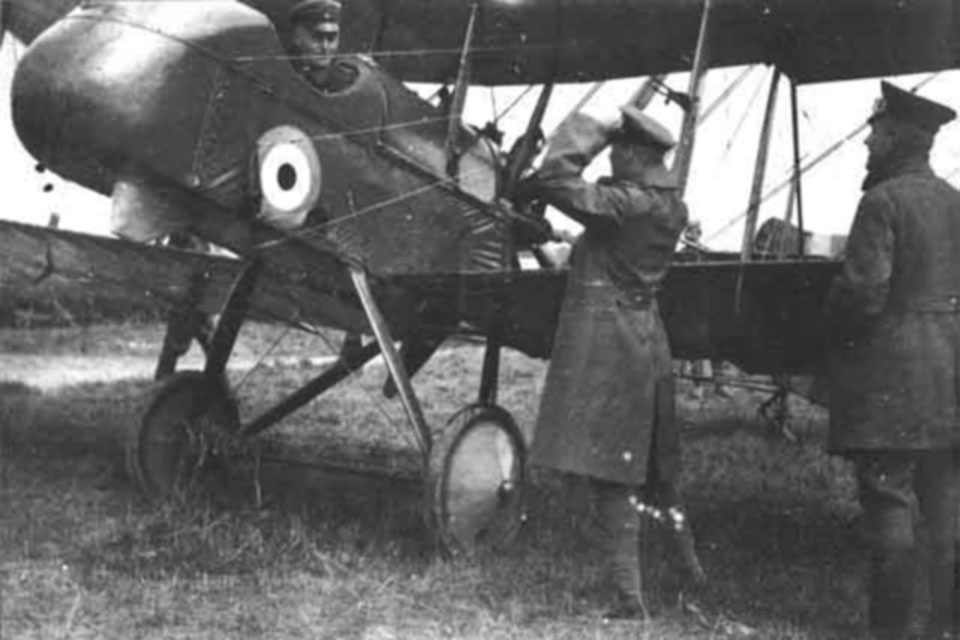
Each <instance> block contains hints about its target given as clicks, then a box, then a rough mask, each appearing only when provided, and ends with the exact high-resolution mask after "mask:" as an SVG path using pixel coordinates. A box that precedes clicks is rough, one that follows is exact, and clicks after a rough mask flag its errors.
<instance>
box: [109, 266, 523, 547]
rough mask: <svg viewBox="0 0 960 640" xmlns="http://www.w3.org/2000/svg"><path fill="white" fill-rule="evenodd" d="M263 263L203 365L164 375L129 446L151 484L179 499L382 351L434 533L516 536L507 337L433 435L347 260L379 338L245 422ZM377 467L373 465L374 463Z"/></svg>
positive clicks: (241, 286) (453, 540)
mask: <svg viewBox="0 0 960 640" xmlns="http://www.w3.org/2000/svg"><path fill="white" fill-rule="evenodd" d="M259 269H260V266H259V264H258V263H257V262H252V263H249V264H248V265H247V266H245V267H244V269H243V270H242V271H241V273H240V274H238V276H237V278H236V280H235V282H234V283H233V287H232V289H231V292H230V294H229V297H228V299H227V302H226V304H225V306H224V308H223V310H222V312H221V313H220V314H219V321H218V323H217V326H216V328H215V329H214V331H213V335H212V337H211V339H210V341H209V345H208V348H207V349H206V356H207V358H206V365H205V367H204V370H203V371H202V372H200V371H190V372H181V373H173V374H171V375H168V376H166V377H164V378H163V379H161V380H160V381H159V382H158V383H157V386H156V389H155V391H154V393H153V394H152V395H151V397H150V399H149V401H148V403H147V405H146V407H145V410H144V411H143V413H142V417H141V419H140V420H139V422H137V423H136V424H135V425H134V430H133V432H132V433H131V435H130V438H129V442H128V446H127V466H128V469H129V471H130V474H131V476H132V477H133V479H134V481H135V482H136V483H137V485H138V486H140V487H141V488H142V489H143V490H144V491H146V492H148V493H151V494H154V495H158V496H160V497H165V498H182V497H184V496H185V495H188V494H189V493H190V492H191V491H192V490H194V489H196V488H198V486H199V485H200V484H201V481H202V480H203V479H204V478H205V475H204V474H205V471H207V470H208V469H209V463H210V462H211V461H212V460H214V459H217V458H222V457H224V456H228V455H231V454H234V453H236V452H238V451H239V452H241V453H242V452H243V451H244V449H245V447H244V446H243V440H244V439H245V438H249V437H252V436H254V435H255V434H257V433H259V432H260V431H263V430H265V429H267V428H269V427H270V426H272V425H274V424H276V423H277V422H278V421H279V420H281V419H283V418H284V417H286V416H287V415H289V414H290V413H292V412H293V411H295V410H296V409H298V408H299V407H301V406H303V405H304V404H306V403H307V402H309V401H310V400H312V399H314V398H316V397H318V396H319V395H321V394H322V393H324V392H325V391H326V390H328V389H330V388H332V387H333V386H334V385H336V384H337V383H338V382H340V381H341V380H343V379H344V378H346V377H348V376H349V375H350V374H351V373H352V372H354V371H356V370H358V369H359V368H361V367H363V366H364V364H365V363H366V362H368V361H369V360H371V359H372V358H374V357H375V356H377V355H380V356H382V357H383V360H384V364H385V365H386V368H387V369H388V371H389V372H390V377H391V380H392V382H393V385H392V387H393V388H394V389H396V392H397V394H398V395H399V398H400V402H401V403H402V405H403V408H404V412H405V413H406V416H407V422H408V423H409V426H410V427H411V430H412V432H413V435H414V436H415V438H416V441H417V444H418V446H419V450H420V454H421V456H420V460H419V462H420V465H419V467H420V468H419V470H420V476H421V479H422V481H423V487H424V494H423V496H424V502H423V504H424V507H425V508H424V511H425V515H426V516H427V518H426V519H427V524H428V526H429V527H430V528H432V533H433V536H432V537H433V538H434V539H435V540H437V541H438V542H439V543H440V545H441V546H442V547H443V548H444V549H446V550H447V551H450V552H474V551H477V550H479V549H480V548H485V547H488V546H492V547H500V546H503V545H505V544H507V543H508V542H510V541H511V540H512V539H513V537H514V536H515V534H516V533H517V531H518V529H519V527H520V525H521V523H522V521H523V492H524V486H525V482H526V466H525V463H526V461H525V457H526V447H525V443H524V438H523V434H522V433H521V432H520V430H519V429H518V428H517V425H516V423H515V422H514V421H513V418H511V417H510V414H509V413H507V412H506V411H505V410H503V409H501V408H500V407H498V406H496V394H497V388H496V387H497V377H498V368H499V362H500V358H499V350H500V341H499V340H498V339H496V338H495V337H491V338H490V339H489V340H488V345H487V353H486V355H485V357H484V366H483V374H482V379H481V384H480V396H479V399H478V402H477V404H474V405H470V406H468V407H467V408H465V409H463V410H462V411H460V412H458V413H457V414H456V415H454V417H453V418H452V419H451V420H450V422H449V424H448V426H447V429H445V431H444V433H443V435H442V436H441V437H439V438H437V440H436V441H434V434H433V433H432V432H431V431H430V429H429V426H428V425H427V422H426V419H425V416H424V413H423V410H422V408H421V406H420V403H419V400H418V398H417V396H416V394H415V393H414V390H413V386H412V384H411V382H410V376H409V375H408V373H407V371H406V368H405V366H404V360H403V358H402V357H400V354H399V353H398V352H397V350H396V341H395V339H394V337H393V336H392V334H391V332H390V326H389V325H388V323H387V322H386V320H385V318H384V317H383V315H382V314H381V312H380V308H379V305H378V303H377V300H376V299H375V297H374V295H373V289H372V287H371V286H370V283H369V282H368V280H367V276H366V274H365V273H364V272H363V271H362V270H360V269H358V268H351V269H350V273H349V275H350V277H351V279H352V282H353V284H354V287H355V289H354V292H355V293H356V296H357V299H358V300H359V302H360V304H361V306H362V308H363V311H364V313H365V317H366V319H367V322H368V324H369V327H370V329H372V332H373V334H374V336H375V339H374V340H372V341H370V342H369V343H367V344H363V342H362V340H359V339H357V340H353V341H352V344H350V345H349V348H346V349H344V350H343V352H342V353H341V355H340V357H339V358H338V359H337V361H336V362H334V363H332V364H331V365H330V366H329V367H327V369H326V370H325V371H324V372H322V373H321V374H320V375H318V376H317V377H316V378H314V379H313V380H312V381H310V382H307V383H306V384H305V385H304V386H303V387H302V388H300V389H299V390H298V391H296V392H294V393H293V394H291V395H290V396H288V397H287V398H286V399H284V400H282V401H281V402H279V403H278V404H276V405H275V406H273V407H271V408H270V409H268V410H267V411H265V412H264V413H262V414H261V415H260V416H258V417H254V418H253V419H252V420H249V421H248V420H245V421H244V423H243V424H241V423H240V420H239V414H238V410H237V405H236V402H235V400H234V398H233V396H232V395H231V393H230V390H229V387H228V383H227V378H226V375H225V372H226V364H227V361H228V359H229V357H230V355H231V353H232V351H233V348H234V346H235V343H236V339H237V335H238V333H239V330H240V326H241V324H242V323H243V321H244V320H245V318H246V317H247V313H248V311H249V309H250V304H251V298H252V293H253V292H254V290H255V289H256V280H257V277H258V273H259ZM371 471H373V470H371Z"/></svg>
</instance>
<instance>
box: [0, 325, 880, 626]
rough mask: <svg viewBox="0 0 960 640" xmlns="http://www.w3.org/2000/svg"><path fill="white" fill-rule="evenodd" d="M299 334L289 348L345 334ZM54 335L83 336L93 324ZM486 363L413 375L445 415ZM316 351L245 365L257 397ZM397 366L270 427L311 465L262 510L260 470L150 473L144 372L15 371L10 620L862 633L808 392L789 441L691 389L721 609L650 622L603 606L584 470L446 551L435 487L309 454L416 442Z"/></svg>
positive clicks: (839, 495)
mask: <svg viewBox="0 0 960 640" xmlns="http://www.w3.org/2000/svg"><path fill="white" fill-rule="evenodd" d="M91 331H99V330H91ZM259 331H260V333H257V332H256V331H254V332H252V333H248V334H247V335H246V336H245V342H244V345H245V346H244V349H248V350H249V352H250V353H252V354H256V353H259V352H261V351H262V350H263V349H265V348H267V346H269V345H270V344H272V343H273V342H274V338H275V336H276V335H277V334H276V333H275V330H269V329H260V330H259ZM86 335H87V336H88V338H89V336H91V335H104V336H113V338H111V339H114V340H115V342H114V344H113V346H109V345H108V346H103V345H100V343H99V342H97V341H96V340H94V341H93V343H96V345H99V346H93V347H92V348H94V349H101V348H102V349H106V350H107V351H109V350H110V349H119V350H124V349H127V350H129V349H133V348H139V347H131V346H130V345H131V344H134V345H136V344H141V343H142V344H144V345H146V346H144V347H143V348H144V350H145V351H146V350H148V347H153V348H155V347H156V345H157V344H158V341H159V339H160V338H161V337H162V335H161V334H160V332H159V331H157V330H156V329H150V330H140V329H135V328H134V329H127V328H125V329H122V330H119V331H117V330H113V331H106V330H105V331H104V333H103V334H96V333H87V334H86ZM11 340H12V342H16V343H22V342H23V341H24V340H25V339H18V340H14V339H11V338H10V337H9V334H8V335H7V337H6V338H3V337H0V345H8V344H11ZM57 340H59V342H57ZM81 340H82V339H81ZM296 340H300V341H301V342H293V343H292V346H291V345H290V344H286V343H285V344H284V345H283V346H281V347H280V349H281V350H285V351H286V352H287V353H301V352H302V353H305V354H307V355H317V352H318V351H321V352H322V350H324V349H328V346H327V341H325V340H322V339H319V338H309V340H308V341H305V342H304V341H303V340H304V338H297V339H296ZM311 341H312V342H311ZM317 341H319V342H317ZM55 342H56V344H57V345H58V346H56V349H59V350H60V351H58V352H63V353H75V352H76V350H77V344H78V338H77V337H76V336H73V337H71V336H69V335H66V334H64V337H62V338H58V339H56V340H55ZM91 344H92V343H91ZM124 344H125V345H127V346H123V345H124ZM117 345H119V346H117ZM505 356H506V357H505V358H504V362H503V366H502V373H503V377H502V380H503V383H502V386H501V398H500V401H501V404H503V405H504V406H505V407H506V408H507V409H509V410H510V411H511V412H512V413H513V414H514V415H515V417H516V418H517V420H518V422H519V423H520V424H521V425H522V427H523V428H524V429H526V430H527V431H528V433H529V429H530V428H531V425H532V421H533V417H534V415H535V412H536V408H537V401H538V398H539V391H540V386H541V384H542V377H543V372H544V370H545V366H544V364H543V363H539V362H533V361H530V360H527V359H525V358H523V357H522V356H519V355H517V354H505ZM0 357H2V356H0ZM480 360H481V352H480V351H479V350H478V349H476V348H475V347H469V346H465V347H460V348H457V349H454V350H450V351H447V352H445V353H442V354H440V355H439V356H438V357H437V358H436V359H435V360H434V361H432V362H431V363H430V364H429V365H428V366H427V367H426V369H425V370H424V371H423V372H421V374H419V375H418V376H417V379H416V380H415V386H416V387H417V390H418V393H419V394H420V396H421V398H422V400H423V404H424V409H425V412H426V414H427V417H428V420H429V421H430V423H431V425H433V426H434V427H435V428H437V429H440V428H442V425H443V424H444V422H445V420H446V419H447V418H448V417H449V416H450V415H451V414H452V413H453V412H454V411H455V410H457V409H459V408H460V407H462V406H463V405H464V404H466V403H468V402H470V401H472V400H473V399H474V397H475V395H476V389H477V384H478V380H479V369H480ZM318 371H319V370H318V369H316V368H314V367H312V366H310V365H309V364H304V365H303V366H299V367H293V368H280V369H271V370H261V371H257V372H255V373H253V374H252V375H250V376H248V377H245V376H244V375H240V374H238V376H237V379H236V380H235V381H234V382H236V383H240V382H241V380H242V384H241V385H240V389H239V395H240V398H241V401H242V407H243V412H244V414H245V415H251V414H252V413H255V412H256V411H258V410H261V409H263V408H265V407H266V406H268V404H269V403H270V402H271V401H272V400H274V399H276V398H278V397H279V396H280V395H281V394H283V393H286V392H289V391H291V390H292V389H293V388H295V387H296V386H297V385H298V384H301V383H302V382H303V381H305V380H306V379H308V378H309V377H311V376H313V375H316V373H318ZM383 380H384V371H383V368H382V367H379V366H376V365H368V367H367V369H366V370H365V371H364V372H363V373H362V374H360V375H358V376H356V377H355V378H353V379H351V380H349V381H347V383H345V384H344V385H343V386H342V387H338V388H337V389H335V390H334V391H332V392H331V393H330V394H329V395H327V396H325V397H324V398H322V399H320V400H318V401H317V402H315V403H313V404H311V405H310V406H308V407H307V408H305V409H304V410H302V411H301V412H299V413H297V414H294V415H293V416H291V417H290V418H289V419H288V420H286V421H285V422H284V423H283V424H282V425H281V426H280V428H279V429H277V430H276V431H275V432H271V433H270V434H269V436H268V438H269V440H268V441H269V443H270V452H271V454H272V455H273V456H275V457H277V458H291V459H293V458H295V459H296V460H297V461H298V463H297V464H282V463H279V462H275V463H270V464H266V465H265V466H264V468H263V469H262V473H261V476H260V481H261V486H262V489H263V495H264V501H263V503H262V504H261V505H260V506H259V507H258V506H256V505H255V504H254V500H253V490H252V487H253V479H252V477H251V475H250V470H249V468H248V467H247V466H241V467H239V468H237V469H233V470H230V473H228V474H226V476H225V477H226V478H227V480H228V481H229V484H227V485H226V486H221V487H219V489H218V490H216V491H214V492H211V493H208V494H205V495H200V496H197V497H196V498H195V499H193V500H192V501H190V502H188V503H185V504H169V503H168V504H161V503H157V502H154V501H151V500H148V499H146V498H144V497H143V496H141V495H139V494H137V493H136V492H135V491H134V489H133V488H132V487H131V485H130V483H129V481H128V480H127V479H126V476H125V473H124V471H123V459H122V455H123V454H122V439H123V433H124V430H125V429H126V428H127V424H128V423H129V422H130V416H131V415H133V413H134V411H135V410H136V408H137V406H138V405H139V403H140V401H141V396H142V394H143V393H144V392H145V391H146V389H147V388H148V386H149V383H148V382H147V381H144V380H130V381H126V382H123V383H118V384H91V385H79V386H74V387H64V388H61V389H59V390H57V391H56V392H47V393H40V392H38V391H36V390H34V389H30V388H27V387H24V386H22V385H18V384H15V383H0V426H2V433H0V435H2V440H0V445H2V447H3V450H2V452H3V455H2V464H3V466H2V469H0V472H2V475H0V478H2V491H3V498H4V501H3V505H4V508H3V510H2V512H0V567H2V575H0V580H2V582H0V593H2V602H0V607H2V609H0V637H4V638H6V637H17V638H19V637H27V638H30V637H36V638H59V637H81V638H82V637H106V638H132V637H136V638H299V637H303V638H357V639H360V640H381V639H390V638H425V639H428V640H429V639H434V638H436V639H439V638H460V639H468V638H477V639H480V638H484V639H486V638H493V639H496V638H504V639H505V638H518V639H523V640H526V639H546V638H551V639H552V638H558V639H566V638H569V639H574V638H577V639H579V638H594V637H596V638H599V637H602V638H614V639H617V638H649V639H658V638H664V639H666V638H696V639H704V640H706V639H707V638H722V637H726V636H727V635H730V632H734V631H736V630H737V625H738V624H743V625H747V626H749V627H752V628H754V629H756V630H757V635H756V637H759V638H783V639H790V638H793V639H813V638H851V637H855V633H854V630H855V629H856V628H857V627H858V625H859V624H860V620H859V618H860V610H861V608H862V604H863V603H862V596H861V594H860V590H859V586H858V582H857V578H856V576H857V573H858V570H859V558H858V557H857V551H856V549H857V544H856V541H855V539H854V537H853V534H852V530H851V522H852V520H853V518H854V515H855V506H854V501H853V487H852V481H851V477H850V470H849V469H848V468H847V467H846V466H845V465H844V464H843V463H841V462H839V461H837V460H836V459H833V458H829V457H827V456H825V455H824V454H823V453H822V452H821V441H822V436H823V430H824V422H823V415H822V414H820V413H818V412H817V411H814V410H812V409H810V408H809V407H807V406H806V405H803V404H801V403H797V405H796V406H795V407H794V409H795V415H796V416H797V419H796V422H795V424H794V427H795V431H796V432H797V433H798V434H799V435H800V442H799V443H798V444H790V443H787V442H784V441H782V440H779V439H776V438H773V437H772V436H771V435H770V433H769V431H768V430H767V429H766V427H765V426H764V425H763V424H762V423H761V422H760V421H758V420H757V419H756V418H755V417H754V414H753V411H754V407H755V404H756V398H754V397H753V396H751V395H749V394H745V393H739V392H738V393H737V394H736V397H735V398H734V399H732V400H730V401H721V400H717V399H710V400H707V401H706V402H704V403H699V402H694V401H692V400H690V399H688V398H687V397H686V395H685V394H683V393H681V394H680V399H681V402H680V416H681V419H682V420H683V422H684V423H685V425H687V429H686V433H687V438H686V449H685V463H686V464H685V477H684V485H685V491H686V494H687V497H688V500H689V503H690V510H691V513H692V518H693V523H694V526H695V529H696V531H697V534H698V541H699V546H700V548H701V552H702V559H703V562H704V564H705V566H706V568H707V570H708V572H709V574H710V577H711V583H710V585H709V586H708V588H707V589H706V591H705V592H704V593H703V594H702V595H701V596H700V599H699V607H700V609H701V610H702V612H703V615H702V616H696V615H689V614H685V613H683V612H681V611H680V610H678V609H677V608H675V607H672V606H664V607H662V608H661V610H660V612H659V615H658V616H657V617H656V618H655V619H654V620H653V621H651V622H649V623H646V624H638V623H633V624H618V625H611V626H603V625H601V624H600V623H599V622H598V618H599V614H600V613H601V612H602V611H603V609H604V606H605V605H606V603H607V598H608V596H609V594H608V593H606V592H605V591H604V587H603V581H602V576H601V572H600V557H599V555H598V551H597V549H596V548H595V545H594V539H595V536H596V532H595V530H594V528H593V525H592V523H591V514H590V510H589V507H588V505H587V503H586V490H585V487H583V486H582V485H581V484H579V483H577V482H576V481H570V480H564V479H561V478H558V477H556V476H553V475H551V474H536V475H535V477H534V481H535V482H534V486H533V488H532V492H531V493H532V495H531V498H530V504H529V520H528V523H527V526H526V527H525V529H524V530H523V531H522V533H521V536H520V538H519V539H518V540H517V541H516V543H515V544H514V545H513V546H512V547H511V548H510V549H508V550H506V551H503V552H501V553H498V554H490V555H484V556H480V557H477V558H471V559H457V560H455V561H441V560H438V559H436V557H435V554H434V550H433V549H432V548H431V546H430V544H429V541H428V536H427V535H426V532H425V530H424V528H423V525H422V524H421V519H420V512H421V499H422V498H421V493H420V487H419V486H418V484H416V483H410V482H401V481H398V480H392V479H385V480H384V479H370V478H362V477H356V476H351V475H338V474H332V473H329V472H324V471H322V470H319V469H316V468H313V467H311V466H307V465H304V464H302V463H304V462H307V461H310V460H314V459H316V458H317V457H321V456H325V455H326V456H329V455H331V452H333V453H335V454H336V455H337V456H339V455H341V454H342V455H347V456H349V455H362V456H364V457H368V458H369V457H371V456H373V457H374V458H378V457H379V459H382V460H387V461H397V460H401V461H403V460H407V461H410V460H414V459H415V456H414V455H413V453H412V440H411V438H410V436H409V434H408V433H407V431H408V429H407V426H406V424H405V423H404V422H403V419H402V417H403V414H402V411H401V410H400V407H399V405H398V403H397V402H396V401H386V400H384V399H383V398H382V396H381V395H379V389H380V386H381V385H382V383H383ZM648 586H650V591H651V596H653V595H655V593H654V592H655V591H657V590H656V589H654V588H653V585H648Z"/></svg>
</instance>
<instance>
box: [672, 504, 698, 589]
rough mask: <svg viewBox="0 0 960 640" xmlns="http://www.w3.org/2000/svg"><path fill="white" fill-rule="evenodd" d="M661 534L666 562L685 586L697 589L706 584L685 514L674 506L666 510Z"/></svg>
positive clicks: (691, 530)
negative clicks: (665, 551)
mask: <svg viewBox="0 0 960 640" xmlns="http://www.w3.org/2000/svg"><path fill="white" fill-rule="evenodd" d="M663 532H664V535H665V537H666V541H667V545H666V546H667V553H668V555H667V561H668V562H669V563H670V565H671V566H672V567H673V569H674V570H675V571H677V573H679V574H680V575H681V576H682V578H683V581H684V584H685V586H687V587H692V588H695V589H698V588H700V587H703V586H704V585H705V584H706V582H707V574H706V572H705V571H704V570H703V565H701V564H700V558H699V557H698V556H697V547H696V541H695V540H694V537H693V529H692V528H691V527H690V521H689V520H688V519H687V516H686V513H684V511H683V509H681V508H680V507H677V506H674V507H670V508H669V509H668V510H667V516H666V521H665V522H664V523H663Z"/></svg>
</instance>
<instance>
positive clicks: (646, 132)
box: [620, 104, 677, 151]
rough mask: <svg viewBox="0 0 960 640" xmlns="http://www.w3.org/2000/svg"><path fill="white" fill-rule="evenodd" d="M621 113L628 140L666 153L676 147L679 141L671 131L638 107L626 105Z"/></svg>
mask: <svg viewBox="0 0 960 640" xmlns="http://www.w3.org/2000/svg"><path fill="white" fill-rule="evenodd" d="M620 111H621V112H623V135H624V136H625V137H626V138H629V139H630V140H633V141H636V142H638V143H640V144H650V145H652V146H654V147H658V148H660V149H663V150H664V151H669V150H670V149H672V148H673V147H675V146H676V144H677V141H676V140H675V139H674V137H673V135H672V134H671V133H670V131H669V130H668V129H667V128H666V127H665V126H663V125H662V124H660V123H659V122H657V121H656V120H654V119H653V118H651V117H650V116H648V115H647V114H645V113H644V112H643V111H641V110H640V109H638V108H637V107H635V106H633V105H632V104H626V105H624V106H622V107H620Z"/></svg>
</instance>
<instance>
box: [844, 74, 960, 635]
mask: <svg viewBox="0 0 960 640" xmlns="http://www.w3.org/2000/svg"><path fill="white" fill-rule="evenodd" d="M881 88H882V93H883V98H882V99H881V100H880V101H878V104H877V107H876V109H875V111H874V113H873V115H872V116H871V118H870V120H869V122H870V125H871V132H870V135H869V137H868V138H867V140H866V145H867V149H868V152H869V158H868V160H867V171H868V175H867V178H866V180H865V182H864V185H863V188H864V193H863V197H862V199H861V200H860V205H859V208H858V210H857V215H856V218H855V220H854V222H853V228H852V229H851V232H850V237H849V240H848V243H847V253H846V259H845V262H844V264H843V269H842V271H841V273H840V275H839V276H838V277H837V280H836V281H835V283H834V286H833V289H832V290H831V292H830V298H829V301H828V318H829V321H830V328H831V334H830V335H831V338H832V344H833V348H834V351H833V353H832V358H831V371H830V379H831V393H830V446H831V449H832V450H834V451H838V452H841V453H843V454H845V455H847V456H848V457H850V458H852V459H853V461H854V464H855V468H856V473H857V480H858V485H859V491H860V503H861V505H862V506H863V510H864V515H863V532H864V534H865V542H866V544H867V547H868V550H869V551H870V576H869V611H868V617H869V625H870V630H871V632H872V634H873V635H874V637H875V638H882V639H899V638H906V637H909V628H910V618H911V610H912V604H913V586H914V570H915V567H916V562H917V560H918V558H917V557H916V554H915V537H914V536H915V532H914V529H915V525H916V524H917V521H918V519H919V517H920V516H922V519H923V521H924V522H925V524H926V528H927V539H928V540H929V547H930V548H929V562H928V572H929V592H930V597H931V615H930V620H929V621H928V623H927V625H926V630H925V635H924V637H925V638H931V639H933V638H937V639H939V638H957V637H958V634H960V620H958V613H960V610H958V579H960V576H958V559H957V551H958V544H960V519H958V517H960V511H958V510H960V192H958V191H957V190H956V189H954V188H953V187H952V186H950V185H949V184H948V183H947V182H946V181H944V180H942V179H940V178H938V177H937V176H935V175H934V173H933V171H932V170H931V169H930V165H929V163H928V155H929V151H930V149H931V147H932V145H933V139H934V136H935V135H936V133H937V131H938V129H939V128H940V126H941V125H943V124H945V123H946V122H948V121H950V120H952V119H953V118H954V117H955V115H956V114H955V113H954V112H953V110H951V109H949V108H947V107H945V106H943V105H940V104H937V103H935V102H932V101H930V100H926V99H924V98H921V97H919V96H916V95H914V94H911V93H908V92H906V91H903V90H901V89H898V88H897V87H895V86H893V85H891V84H889V83H887V82H884V83H882V85H881Z"/></svg>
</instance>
